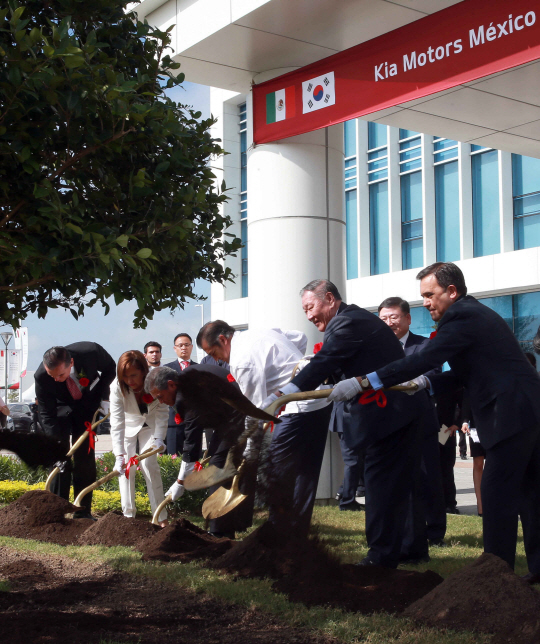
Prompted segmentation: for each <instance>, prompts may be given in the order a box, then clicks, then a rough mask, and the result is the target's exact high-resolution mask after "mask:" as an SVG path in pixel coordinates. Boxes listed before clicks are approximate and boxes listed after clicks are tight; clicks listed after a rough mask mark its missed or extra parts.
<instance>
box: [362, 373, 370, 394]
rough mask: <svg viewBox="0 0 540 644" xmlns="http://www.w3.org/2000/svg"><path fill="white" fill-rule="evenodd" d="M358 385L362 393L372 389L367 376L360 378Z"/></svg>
mask: <svg viewBox="0 0 540 644" xmlns="http://www.w3.org/2000/svg"><path fill="white" fill-rule="evenodd" d="M360 384H361V385H362V389H363V390H364V391H365V390H366V389H372V387H371V383H370V382H369V380H368V378H367V376H360Z"/></svg>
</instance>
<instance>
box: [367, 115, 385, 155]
mask: <svg viewBox="0 0 540 644" xmlns="http://www.w3.org/2000/svg"><path fill="white" fill-rule="evenodd" d="M386 132H387V128H386V125H382V124H381V123H373V122H371V121H370V122H369V123H368V148H369V149H370V150H373V148H380V147H381V146H382V145H386V144H387V138H386V136H387V135H386Z"/></svg>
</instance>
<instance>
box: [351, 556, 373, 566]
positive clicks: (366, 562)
mask: <svg viewBox="0 0 540 644" xmlns="http://www.w3.org/2000/svg"><path fill="white" fill-rule="evenodd" d="M354 565H355V566H378V565H379V564H376V563H375V562H374V561H372V560H371V559H370V558H369V557H364V558H363V559H362V560H361V561H359V562H358V563H357V564H354Z"/></svg>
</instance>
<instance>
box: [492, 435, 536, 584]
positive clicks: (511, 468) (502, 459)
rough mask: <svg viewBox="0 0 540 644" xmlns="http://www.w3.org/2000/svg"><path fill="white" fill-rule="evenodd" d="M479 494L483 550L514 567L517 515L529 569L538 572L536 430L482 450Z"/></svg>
mask: <svg viewBox="0 0 540 644" xmlns="http://www.w3.org/2000/svg"><path fill="white" fill-rule="evenodd" d="M481 491H482V507H483V517H482V518H483V523H484V551H485V552H490V553H492V554H494V555H497V556H498V557H500V558H501V559H504V561H506V562H507V563H508V564H509V565H510V566H511V567H512V568H513V567H514V563H515V557H516V543H517V529H518V514H519V515H521V523H522V526H523V542H524V545H525V554H526V555H527V564H528V566H529V570H530V572H532V573H537V574H538V573H540V427H535V428H533V429H527V430H524V431H522V432H520V433H519V434H516V435H514V436H511V437H510V438H508V439H506V440H504V441H501V442H500V443H497V444H496V445H495V446H494V447H492V448H490V449H487V450H486V463H485V467H484V474H483V476H482V486H481Z"/></svg>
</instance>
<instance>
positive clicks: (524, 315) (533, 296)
mask: <svg viewBox="0 0 540 644" xmlns="http://www.w3.org/2000/svg"><path fill="white" fill-rule="evenodd" d="M482 301H483V300H482ZM539 325H540V291H536V293H522V294H521V295H514V333H515V335H516V338H517V339H518V342H519V343H520V344H521V346H522V348H523V350H524V351H531V352H532V339H533V338H534V336H535V335H536V331H537V330H538V326H539ZM537 366H538V365H537Z"/></svg>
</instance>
